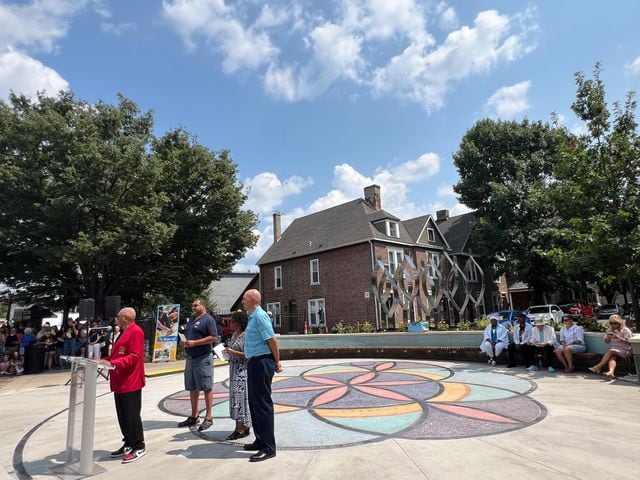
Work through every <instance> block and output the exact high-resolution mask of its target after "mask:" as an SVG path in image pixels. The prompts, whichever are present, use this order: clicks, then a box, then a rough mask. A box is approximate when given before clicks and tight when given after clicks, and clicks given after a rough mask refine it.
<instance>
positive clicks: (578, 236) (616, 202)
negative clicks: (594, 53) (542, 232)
mask: <svg viewBox="0 0 640 480" xmlns="http://www.w3.org/2000/svg"><path fill="white" fill-rule="evenodd" d="M601 72H602V69H601V66H600V65H599V64H597V65H596V66H595V69H594V74H593V79H587V78H586V77H585V75H584V74H583V73H582V72H578V73H577V74H576V76H575V78H576V85H577V93H576V100H575V102H574V103H573V105H572V110H573V111H574V113H575V114H576V116H577V117H578V118H579V119H581V120H582V121H583V122H584V123H585V125H586V127H587V133H586V134H584V135H581V136H578V137H574V138H573V139H572V141H571V142H569V143H567V145H566V148H565V149H564V151H563V156H562V161H561V162H560V163H558V165H557V166H556V171H555V177H556V179H557V181H556V182H555V183H554V185H553V189H552V196H553V199H554V204H555V207H556V209H557V211H558V215H559V216H561V217H562V218H564V219H566V221H565V222H564V224H563V225H559V226H558V228H557V230H556V238H558V239H559V240H560V241H559V243H558V247H557V248H555V249H554V250H552V251H551V252H550V256H551V258H553V259H554V261H556V263H557V264H558V265H560V266H561V268H563V269H565V270H570V271H576V270H585V269H587V270H589V271H590V272H591V275H592V278H593V279H595V280H597V281H598V283H599V284H600V285H601V286H603V287H604V288H605V289H607V290H613V288H614V287H616V286H617V285H618V283H619V282H624V283H626V284H627V287H628V290H629V292H630V293H631V297H632V302H633V304H634V308H635V309H636V318H638V288H637V286H638V279H639V278H640V223H639V221H638V219H639V218H640V136H639V135H638V124H637V122H636V119H635V111H636V107H637V104H636V100H635V95H634V93H633V92H630V93H629V94H627V97H626V99H625V102H624V103H623V104H621V103H618V102H616V103H614V104H613V118H611V113H610V112H609V108H608V105H607V102H606V98H605V84H604V82H603V81H602V79H601ZM569 199H570V201H567V200H569ZM608 287H609V288H608ZM624 290H625V289H624V288H621V289H620V291H624ZM609 300H610V301H611V300H612V299H611V297H609Z"/></svg>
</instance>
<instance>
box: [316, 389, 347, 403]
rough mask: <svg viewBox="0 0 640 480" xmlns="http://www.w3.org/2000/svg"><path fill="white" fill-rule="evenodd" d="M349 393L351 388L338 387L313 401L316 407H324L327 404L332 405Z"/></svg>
mask: <svg viewBox="0 0 640 480" xmlns="http://www.w3.org/2000/svg"><path fill="white" fill-rule="evenodd" d="M348 391H349V387H347V386H344V387H338V388H332V389H331V390H329V391H328V392H324V393H323V394H321V395H318V396H317V397H316V398H315V400H314V401H313V405H314V406H318V405H324V404H325V403H330V402H333V401H335V400H338V399H339V398H340V397H344V396H345V395H346V394H347V392H348Z"/></svg>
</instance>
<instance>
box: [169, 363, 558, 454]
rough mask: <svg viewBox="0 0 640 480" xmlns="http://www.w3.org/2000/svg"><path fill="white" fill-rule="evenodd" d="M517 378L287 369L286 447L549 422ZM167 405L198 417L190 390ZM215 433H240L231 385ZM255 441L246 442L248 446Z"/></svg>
mask: <svg viewBox="0 0 640 480" xmlns="http://www.w3.org/2000/svg"><path fill="white" fill-rule="evenodd" d="M534 389H535V384H533V383H532V382H530V381H528V380H526V379H523V378H519V377H517V376H514V375H507V374H500V373H497V372H494V371H485V370H458V369H451V368H445V367H442V366H439V365H433V364H429V363H426V362H418V361H384V360H381V361H380V360H379V361H364V362H363V361H360V362H345V363H338V364H332V365H317V366H313V365H306V366H297V367H296V366H291V367H287V369H286V371H285V372H284V373H283V374H280V375H277V376H275V377H274V381H273V386H272V391H273V401H274V404H275V410H276V417H275V424H276V439H277V441H278V448H284V449H314V448H335V447H341V446H346V445H354V444H358V443H364V442H372V441H379V440H383V439H385V438H389V437H399V438H407V439H414V440H416V439H447V438H462V437H475V436H482V435H492V434H496V433H502V432H508V431H511V430H516V429H519V428H523V427H527V426H529V425H532V424H534V423H536V422H538V421H540V420H542V419H543V418H544V417H545V416H546V409H545V408H544V406H543V405H541V404H540V403H538V402H536V401H535V400H533V399H531V398H530V397H529V396H528V394H529V393H531V392H532V391H533V390H534ZM160 407H161V408H162V409H163V410H165V411H167V412H169V413H173V414H175V415H179V416H186V415H188V414H189V412H190V406H189V395H188V392H186V391H182V392H178V393H175V394H173V395H171V396H169V397H167V398H165V399H164V400H163V401H162V402H161V404H160ZM213 415H214V418H215V420H214V427H212V428H211V429H210V430H207V431H206V432H202V433H198V432H195V431H194V434H198V435H200V436H201V437H203V438H206V439H209V440H213V441H222V440H224V438H225V437H226V436H227V435H228V434H229V433H230V432H231V431H232V430H233V425H234V422H233V421H232V420H231V419H230V418H229V403H228V388H227V381H224V382H220V383H216V384H215V386H214V411H213ZM250 439H251V438H250V437H249V438H247V439H244V440H243V442H242V443H244V442H245V441H246V440H250Z"/></svg>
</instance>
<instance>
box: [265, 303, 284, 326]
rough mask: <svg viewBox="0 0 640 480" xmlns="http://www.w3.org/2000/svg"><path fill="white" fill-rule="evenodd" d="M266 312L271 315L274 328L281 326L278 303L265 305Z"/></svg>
mask: <svg viewBox="0 0 640 480" xmlns="http://www.w3.org/2000/svg"><path fill="white" fill-rule="evenodd" d="M267 311H269V312H271V314H272V315H273V323H274V325H275V326H276V327H281V326H282V315H281V313H280V312H281V311H280V302H273V303H267Z"/></svg>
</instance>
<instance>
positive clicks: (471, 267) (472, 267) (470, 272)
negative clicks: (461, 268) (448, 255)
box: [465, 259, 478, 282]
mask: <svg viewBox="0 0 640 480" xmlns="http://www.w3.org/2000/svg"><path fill="white" fill-rule="evenodd" d="M465 273H466V274H467V278H468V279H469V281H470V282H477V281H478V269H477V268H476V264H475V263H473V262H472V261H471V259H469V260H468V261H467V268H466V269H465Z"/></svg>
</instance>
